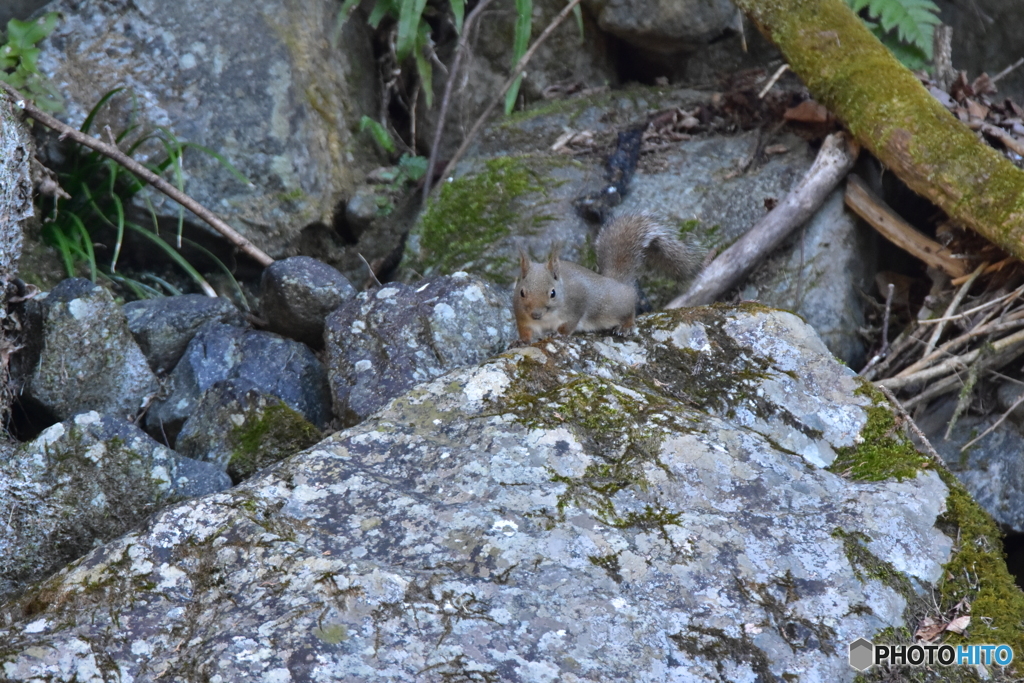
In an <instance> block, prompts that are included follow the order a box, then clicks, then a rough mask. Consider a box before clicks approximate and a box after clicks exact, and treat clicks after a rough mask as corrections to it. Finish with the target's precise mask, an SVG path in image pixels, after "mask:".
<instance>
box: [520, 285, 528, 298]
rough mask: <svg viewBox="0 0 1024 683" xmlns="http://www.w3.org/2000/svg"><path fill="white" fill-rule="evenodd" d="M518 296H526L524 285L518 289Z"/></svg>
mask: <svg viewBox="0 0 1024 683" xmlns="http://www.w3.org/2000/svg"><path fill="white" fill-rule="evenodd" d="M519 296H521V297H523V298H524V299H525V298H526V288H525V287H523V288H522V289H520V290H519Z"/></svg>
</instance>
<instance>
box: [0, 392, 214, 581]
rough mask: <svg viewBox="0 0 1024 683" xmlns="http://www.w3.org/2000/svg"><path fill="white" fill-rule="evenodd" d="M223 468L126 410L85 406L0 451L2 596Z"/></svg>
mask: <svg viewBox="0 0 1024 683" xmlns="http://www.w3.org/2000/svg"><path fill="white" fill-rule="evenodd" d="M229 486H231V481H230V479H229V478H228V476H227V475H226V474H224V473H223V472H222V471H220V470H219V469H218V468H217V467H216V466H214V465H211V464H209V463H204V462H198V461H196V460H191V459H189V458H183V457H181V456H179V455H178V454H176V453H175V452H174V451H171V450H170V449H168V448H166V447H165V446H162V445H161V444H159V443H157V442H156V441H154V440H153V439H151V438H150V437H149V436H147V435H146V434H145V433H144V432H143V431H142V430H141V429H139V428H138V427H136V426H135V425H133V424H131V423H128V422H125V421H124V420H121V419H118V418H114V417H103V416H100V415H99V414H98V413H96V412H88V413H82V414H80V415H76V416H75V417H74V418H73V419H70V420H66V421H64V422H60V423H58V424H55V425H53V426H51V427H50V428H48V429H46V430H45V431H44V432H43V433H42V434H40V435H39V437H38V438H36V440H35V441H31V442H29V443H25V444H22V445H21V446H19V447H18V448H17V450H15V451H14V453H13V454H12V455H11V457H10V458H9V459H8V458H5V459H4V460H3V461H0V601H2V600H3V599H4V598H5V597H10V596H11V595H12V594H13V593H15V592H16V591H17V589H18V588H20V587H21V586H24V585H25V584H26V583H28V582H31V581H35V580H38V579H41V578H43V577H44V576H46V575H47V574H49V573H50V572H52V571H55V570H56V569H59V568H60V567H62V566H64V565H65V564H66V563H68V562H70V561H71V560H74V559H75V558H77V557H80V556H82V555H83V554H84V553H86V552H87V551H88V550H91V549H92V548H93V547H94V546H95V545H96V544H97V543H102V542H105V541H109V540H110V539H112V538H114V537H116V536H119V535H121V534H123V533H125V532H127V531H129V530H131V529H132V528H134V527H136V526H138V525H139V524H140V523H141V522H142V521H143V520H145V519H146V517H148V516H149V515H150V514H152V513H153V512H154V511H156V510H157V509H159V508H160V507H163V506H164V505H167V504H168V503H172V502H176V501H180V500H184V499H186V498H192V497H195V496H201V495H205V494H207V493H212V492H215V491H222V490H224V489H226V488H228V487H229Z"/></svg>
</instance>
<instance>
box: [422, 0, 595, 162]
mask: <svg viewBox="0 0 1024 683" xmlns="http://www.w3.org/2000/svg"><path fill="white" fill-rule="evenodd" d="M578 4H580V0H570V2H569V4H568V5H566V6H565V9H563V10H562V11H561V12H559V13H558V16H556V17H555V18H554V19H552V20H551V23H550V24H548V27H547V28H546V29H544V32H543V33H541V34H540V35H539V36H537V40H535V41H533V45H531V46H530V49H528V50H527V51H526V54H524V55H523V56H522V58H520V60H519V61H518V62H516V65H515V66H514V67H513V68H512V75H511V76H509V77H508V80H507V81H505V84H504V85H502V86H501V90H500V91H499V92H498V95H497V96H496V97H495V98H494V100H492V101H491V103H490V104H489V105H487V109H485V110H484V113H483V114H480V117H479V118H478V119H477V120H476V123H474V124H473V127H472V128H470V130H469V133H467V134H466V139H465V140H463V141H462V144H461V145H459V148H458V149H457V150H455V154H453V155H452V158H451V160H450V161H449V162H448V165H447V166H445V167H444V172H442V173H441V178H447V177H448V176H449V174H451V172H452V171H453V170H454V169H455V164H457V163H459V159H461V158H462V155H463V154H465V153H466V150H467V149H469V145H470V144H471V143H472V142H473V139H474V138H475V137H476V134H477V133H479V132H480V129H481V128H483V125H484V123H486V122H487V119H488V117H489V116H490V115H491V112H493V111H494V108H495V107H497V106H498V103H499V102H501V101H502V100H503V99H504V97H505V93H506V92H508V89H509V88H511V87H512V84H513V83H515V82H516V79H517V78H519V76H520V74H522V72H523V69H525V68H526V65H527V64H528V63H529V61H530V58H531V57H533V53H534V52H536V51H537V48H538V47H540V46H541V44H542V43H543V42H544V41H545V40H547V39H548V36H550V35H551V34H552V33H553V32H554V31H555V29H556V28H558V27H559V26H560V25H561V23H562V22H563V21H565V18H566V17H568V16H569V14H570V13H571V12H572V8H573V7H575V6H576V5H578ZM442 182H443V181H442Z"/></svg>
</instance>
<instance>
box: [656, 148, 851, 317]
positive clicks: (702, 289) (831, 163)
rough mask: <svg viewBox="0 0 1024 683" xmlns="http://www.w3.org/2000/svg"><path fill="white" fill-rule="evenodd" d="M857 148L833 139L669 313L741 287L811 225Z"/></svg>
mask: <svg viewBox="0 0 1024 683" xmlns="http://www.w3.org/2000/svg"><path fill="white" fill-rule="evenodd" d="M857 152H858V148H857V147H856V144H855V143H854V142H853V141H852V139H850V138H849V137H847V136H846V135H845V134H843V133H833V134H832V135H829V136H828V137H827V138H826V139H825V142H824V144H822V146H821V150H820V151H819V152H818V157H817V158H816V159H815V160H814V164H812V165H811V168H810V169H809V170H808V171H807V173H806V174H805V175H804V177H803V179H802V180H801V181H800V183H799V184H798V185H797V186H796V187H795V188H794V189H793V190H792V191H790V193H789V194H787V195H786V197H785V198H784V199H783V200H782V201H781V202H779V204H778V206H776V207H775V208H774V209H772V210H771V211H770V212H768V215H766V216H765V217H764V218H762V219H761V220H760V221H758V222H757V224H756V225H755V226H754V227H752V228H751V229H750V230H748V231H747V232H746V233H745V234H744V235H743V236H742V237H740V238H739V239H738V240H736V242H734V243H733V244H732V246H730V247H729V248H728V249H726V250H725V251H723V252H722V253H721V254H719V255H718V258H716V259H715V260H714V261H713V262H712V263H711V265H709V266H708V267H707V268H705V269H704V271H703V272H702V273H701V274H700V275H698V276H697V278H696V279H695V280H694V281H693V283H692V284H691V285H690V288H689V289H688V290H687V291H686V293H685V294H682V295H681V296H677V297H676V298H675V299H673V300H672V301H671V302H670V303H669V304H668V306H666V308H680V307H682V306H702V305H705V304H710V303H711V302H713V301H714V300H715V299H717V298H718V297H719V296H721V295H722V294H724V293H725V292H727V291H728V290H729V289H731V288H732V287H734V286H736V285H737V284H738V283H739V282H741V281H742V280H743V279H744V278H745V277H746V276H747V275H748V274H749V273H750V271H752V270H753V269H754V267H755V266H756V265H757V264H758V263H760V261H761V259H763V258H764V257H765V256H766V255H767V254H768V253H770V252H771V251H772V250H773V249H775V247H777V246H778V245H779V244H781V243H782V241H783V240H784V239H786V237H787V236H788V235H789V234H790V233H791V232H792V231H793V230H795V229H796V228H798V227H800V226H801V225H803V224H804V223H806V222H807V219H809V218H810V217H811V216H812V215H814V212H815V211H817V210H818V207H820V206H821V204H822V203H823V202H824V201H825V198H826V197H827V196H828V195H829V193H830V192H832V190H833V189H834V188H835V186H836V185H838V184H839V181H841V180H842V179H843V178H845V177H846V174H847V173H849V171H850V169H851V168H853V162H854V161H855V160H856V159H857Z"/></svg>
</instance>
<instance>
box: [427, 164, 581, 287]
mask: <svg viewBox="0 0 1024 683" xmlns="http://www.w3.org/2000/svg"><path fill="white" fill-rule="evenodd" d="M542 161H544V160H543V159H541V158H539V157H497V158H494V159H489V160H487V161H486V162H484V169H483V170H482V171H481V172H478V173H471V174H468V175H465V176H462V177H460V178H456V179H454V180H452V181H451V182H445V183H443V184H442V186H441V190H440V193H439V196H438V197H437V198H436V199H434V200H432V201H431V202H430V203H429V204H428V206H427V209H426V211H425V212H424V213H423V217H422V219H421V225H420V230H419V232H420V242H419V245H420V261H421V262H422V265H423V268H424V270H427V271H430V272H441V273H451V272H454V271H457V270H469V269H472V266H473V262H474V261H476V260H478V259H480V258H481V256H483V255H484V254H485V253H486V252H487V251H488V250H489V249H491V248H493V247H494V245H495V243H496V242H498V241H499V240H500V239H501V238H503V237H506V236H508V235H510V234H512V228H513V226H515V227H516V228H517V229H519V230H533V231H535V230H537V229H538V228H539V227H540V226H541V225H543V224H544V223H545V222H547V221H548V220H550V218H551V217H545V216H534V217H533V218H529V219H528V220H529V222H530V224H529V225H522V223H523V220H524V212H523V211H522V210H521V207H520V206H519V202H518V201H517V200H518V199H519V198H521V197H523V196H524V195H527V194H530V193H539V194H541V195H544V193H545V179H544V174H543V169H540V168H536V166H537V165H538V163H540V162H542ZM556 161H560V163H566V162H565V161H564V160H556ZM545 163H547V164H550V163H551V162H545ZM500 260H501V259H497V261H500ZM495 261H496V259H489V260H488V263H487V264H481V267H483V266H486V269H487V271H488V272H494V273H498V272H502V271H506V272H508V271H510V265H511V264H510V263H508V262H505V263H496V262H495ZM505 261H507V259H505ZM506 279H507V275H506Z"/></svg>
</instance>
